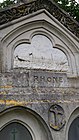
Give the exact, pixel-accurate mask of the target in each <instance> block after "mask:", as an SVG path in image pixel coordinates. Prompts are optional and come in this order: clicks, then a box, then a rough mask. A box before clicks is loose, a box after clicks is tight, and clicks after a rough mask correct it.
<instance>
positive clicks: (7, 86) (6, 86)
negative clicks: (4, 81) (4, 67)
mask: <svg viewBox="0 0 79 140" xmlns="http://www.w3.org/2000/svg"><path fill="white" fill-rule="evenodd" d="M0 88H6V89H7V88H12V86H11V85H5V86H0Z"/></svg>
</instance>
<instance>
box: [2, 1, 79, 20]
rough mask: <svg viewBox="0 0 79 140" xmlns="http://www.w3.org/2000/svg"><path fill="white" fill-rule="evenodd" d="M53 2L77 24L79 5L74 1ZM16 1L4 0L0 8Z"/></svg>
mask: <svg viewBox="0 0 79 140" xmlns="http://www.w3.org/2000/svg"><path fill="white" fill-rule="evenodd" d="M52 1H55V2H56V3H57V4H58V5H59V6H60V7H61V8H62V9H64V10H65V11H66V12H67V13H69V14H70V16H72V17H73V18H74V19H75V20H77V21H78V22H79V4H78V3H77V2H76V1H75V0H52ZM17 2H18V0H4V1H3V2H2V3H0V8H4V7H7V6H9V5H11V4H15V3H17Z"/></svg>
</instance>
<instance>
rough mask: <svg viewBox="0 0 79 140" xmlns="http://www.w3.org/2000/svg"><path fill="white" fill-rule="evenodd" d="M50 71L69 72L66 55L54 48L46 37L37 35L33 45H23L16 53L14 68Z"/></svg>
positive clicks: (18, 47) (17, 48)
mask: <svg viewBox="0 0 79 140" xmlns="http://www.w3.org/2000/svg"><path fill="white" fill-rule="evenodd" d="M17 67H26V68H28V69H32V68H36V69H48V70H56V71H68V68H69V66H68V61H67V58H66V55H65V54H64V53H63V52H62V51H60V50H59V49H55V48H53V46H52V43H51V41H50V40H49V39H48V38H47V37H46V36H44V35H36V36H34V37H33V38H32V42H31V44H21V45H19V46H17V47H16V49H15V51H14V68H17Z"/></svg>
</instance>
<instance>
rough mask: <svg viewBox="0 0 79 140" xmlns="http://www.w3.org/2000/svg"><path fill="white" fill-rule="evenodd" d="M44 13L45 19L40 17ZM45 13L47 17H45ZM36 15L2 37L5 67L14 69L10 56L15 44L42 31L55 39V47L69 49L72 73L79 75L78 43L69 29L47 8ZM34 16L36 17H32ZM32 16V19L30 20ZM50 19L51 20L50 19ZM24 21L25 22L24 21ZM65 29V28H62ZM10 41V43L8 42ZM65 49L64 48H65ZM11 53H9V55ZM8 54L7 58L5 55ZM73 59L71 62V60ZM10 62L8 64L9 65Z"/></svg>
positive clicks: (28, 39)
mask: <svg viewBox="0 0 79 140" xmlns="http://www.w3.org/2000/svg"><path fill="white" fill-rule="evenodd" d="M40 15H42V16H43V19H42V18H40V19H38V20H37V18H39V16H40ZM44 15H45V17H44ZM36 16H37V14H36V15H33V16H32V17H30V16H28V17H27V20H23V21H22V23H21V24H19V25H18V26H17V27H16V28H15V29H14V30H12V29H11V30H10V31H9V32H8V33H7V34H6V35H5V36H4V37H3V38H2V46H4V51H3V69H5V70H10V69H12V64H11V63H12V60H11V58H9V57H8V56H9V55H10V56H12V51H11V50H12V47H13V46H15V44H17V43H20V41H23V40H24V41H26V42H28V43H30V41H31V38H30V37H31V35H32V34H33V33H34V34H35V33H36V32H40V31H41V32H42V33H44V35H46V36H47V34H48V35H49V38H50V40H54V41H53V42H54V47H57V45H56V43H57V42H58V45H60V44H62V45H60V46H62V47H61V49H63V48H64V49H65V50H68V54H69V55H70V58H71V59H70V60H69V65H70V68H71V69H70V75H72V76H74V75H77V69H78V68H77V65H76V63H77V62H76V61H77V58H76V56H75V55H76V52H77V51H78V47H77V45H76V44H75V43H74V39H72V38H73V37H72V35H70V32H68V31H67V30H64V27H63V26H62V28H61V25H60V23H58V22H57V21H56V19H54V18H53V17H50V15H49V14H48V13H47V12H46V10H45V11H44V10H42V11H41V13H40V11H39V12H38V17H37V18H36ZM48 16H49V17H48ZM33 17H34V19H32V18H33ZM30 18H31V21H30ZM48 19H49V20H48ZM23 22H24V23H23ZM62 29H63V30H62ZM7 42H8V44H7ZM64 49H63V50H64ZM8 54H9V55H8ZM4 56H7V59H6V58H5V57H4ZM70 61H71V62H70ZM7 64H8V65H7Z"/></svg>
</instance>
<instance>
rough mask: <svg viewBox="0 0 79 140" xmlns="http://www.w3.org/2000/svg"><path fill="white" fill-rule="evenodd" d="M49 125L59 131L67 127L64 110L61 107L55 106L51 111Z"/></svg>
mask: <svg viewBox="0 0 79 140" xmlns="http://www.w3.org/2000/svg"><path fill="white" fill-rule="evenodd" d="M49 125H50V127H51V128H53V129H54V130H56V131H58V130H60V129H61V128H63V127H64V125H65V115H64V110H63V108H62V107H61V106H59V105H57V104H54V105H52V106H51V107H50V109H49Z"/></svg>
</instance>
